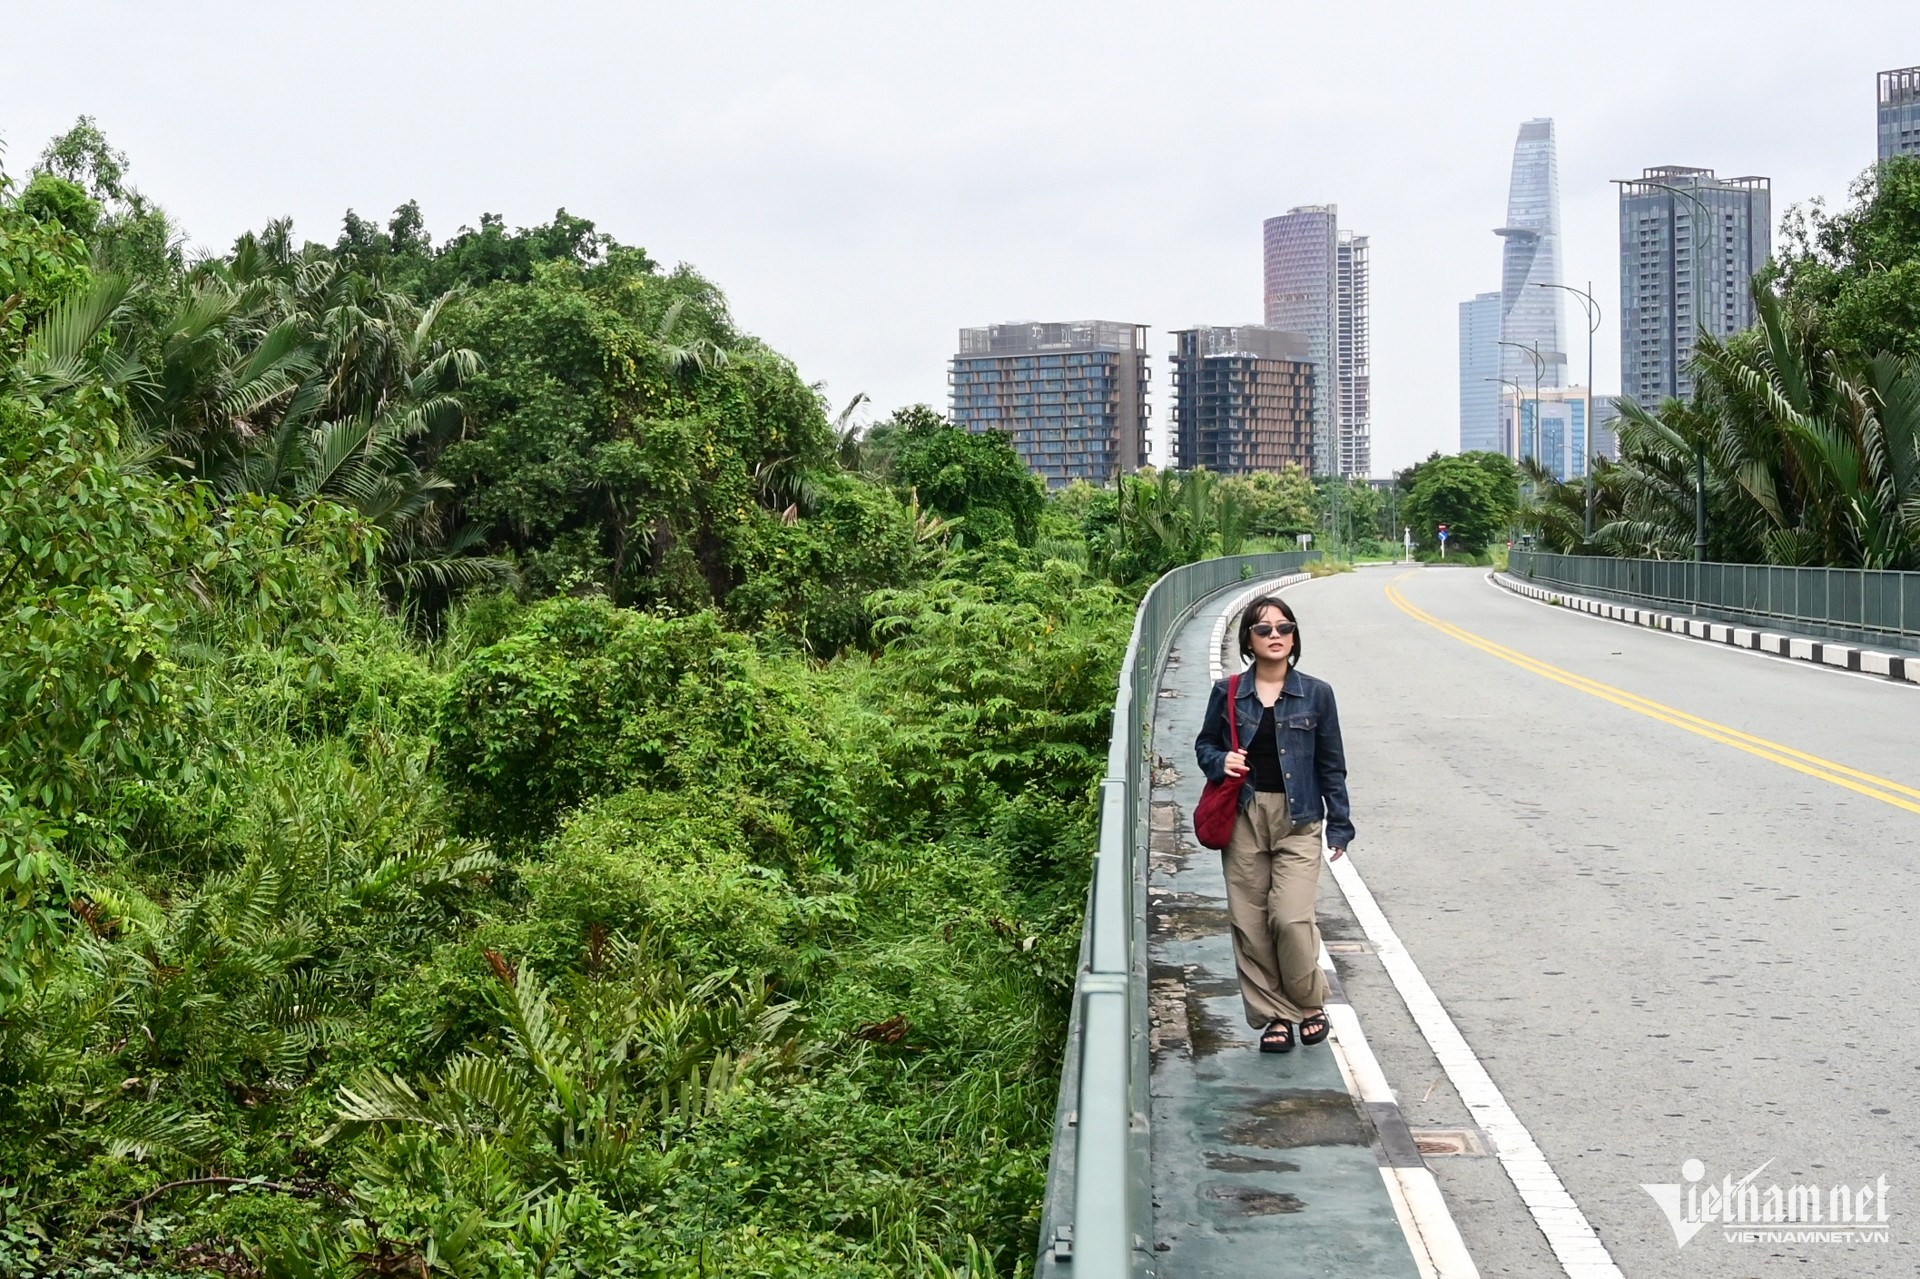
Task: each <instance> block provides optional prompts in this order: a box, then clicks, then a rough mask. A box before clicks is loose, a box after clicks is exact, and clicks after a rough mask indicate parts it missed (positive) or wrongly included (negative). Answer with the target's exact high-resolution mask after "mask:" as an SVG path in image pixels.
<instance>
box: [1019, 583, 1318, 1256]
mask: <svg viewBox="0 0 1920 1279" xmlns="http://www.w3.org/2000/svg"><path fill="white" fill-rule="evenodd" d="M1319 558H1320V552H1318V551H1287V552H1283V553H1277V554H1271V555H1231V556H1224V557H1222V558H1220V559H1213V560H1202V561H1200V562H1199V563H1197V564H1187V565H1183V566H1182V567H1180V568H1176V569H1174V570H1173V571H1172V572H1171V573H1168V574H1167V575H1166V576H1165V577H1163V578H1161V579H1160V580H1159V581H1158V582H1155V583H1154V584H1153V587H1152V589H1151V590H1149V591H1148V592H1147V597H1146V599H1144V600H1142V601H1141V604H1140V611H1139V612H1138V613H1137V614H1136V615H1135V616H1134V621H1133V637H1132V639H1131V640H1130V641H1129V642H1128V644H1127V653H1126V657H1125V659H1124V660H1123V661H1122V663H1121V666H1120V687H1119V690H1118V692H1117V694H1116V695H1115V697H1114V703H1113V735H1112V737H1111V738H1110V739H1109V741H1108V746H1107V775H1106V777H1105V778H1104V779H1103V780H1102V781H1101V783H1100V790H1101V807H1100V843H1099V851H1098V854H1097V856H1096V858H1095V861H1094V867H1093V882H1092V884H1091V885H1090V887H1089V889H1088V898H1087V922H1086V927H1085V929H1084V931H1083V932H1082V933H1081V936H1080V968H1079V974H1078V978H1077V980H1076V983H1075V988H1074V1003H1073V1015H1072V1020H1071V1022H1070V1023H1069V1025H1068V1030H1067V1048H1066V1055H1065V1060H1064V1061H1063V1062H1062V1065H1061V1071H1060V1102H1059V1105H1058V1107H1057V1108H1056V1109H1055V1111H1054V1127H1053V1153H1052V1156H1051V1159H1050V1161H1049V1163H1048V1165H1047V1202H1046V1207H1045V1209H1044V1211H1043V1214H1042V1217H1041V1224H1040V1258H1039V1263H1038V1265H1037V1267H1036V1275H1054V1276H1057V1277H1058V1276H1066V1275H1073V1276H1076V1277H1077V1279H1091V1277H1092V1276H1098V1277H1099V1279H1123V1277H1129V1276H1134V1275H1138V1274H1140V1273H1142V1272H1143V1271H1144V1270H1145V1268H1146V1267H1147V1265H1148V1263H1149V1262H1150V1260H1151V1258H1152V1252H1151V1249H1152V1246H1153V1239H1152V1236H1153V1204H1152V1175H1151V1171H1150V1169H1149V1167H1148V1158H1149V1156H1150V1153H1151V1146H1152V1142H1151V1133H1150V1131H1149V1125H1148V1116H1149V1103H1148V1094H1147V1085H1148V1060H1147V944H1146V940H1147V877H1146V857H1145V851H1146V847H1147V801H1148V792H1149V790H1150V788H1149V787H1148V786H1147V785H1146V780H1147V778H1148V776H1149V774H1148V771H1147V747H1148V737H1149V733H1150V730H1151V729H1152V726H1153V708H1154V693H1155V690H1156V688H1157V686H1158V685H1159V682H1160V672H1161V668H1162V667H1163V666H1165V665H1166V660H1167V648H1168V644H1169V642H1170V641H1171V640H1172V638H1173V633H1174V631H1175V630H1176V629H1177V628H1178V626H1179V625H1180V623H1181V622H1183V621H1185V620H1186V618H1187V616H1188V614H1190V613H1191V612H1192V611H1193V607H1194V605H1196V604H1198V603H1199V602H1200V601H1201V600H1203V599H1205V598H1207V597H1208V596H1209V595H1212V594H1214V593H1215V592H1217V591H1220V590H1222V589H1224V588H1226V587H1229V586H1232V585H1234V584H1235V583H1237V582H1244V581H1250V580H1253V579H1256V578H1262V577H1274V576H1278V575H1281V574H1285V573H1292V572H1297V571H1298V570H1299V569H1300V568H1301V567H1302V566H1303V565H1305V564H1307V563H1308V562H1310V561H1312V560H1317V559H1319Z"/></svg>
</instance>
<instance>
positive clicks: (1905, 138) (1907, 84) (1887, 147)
mask: <svg viewBox="0 0 1920 1279" xmlns="http://www.w3.org/2000/svg"><path fill="white" fill-rule="evenodd" d="M1879 89H1880V94H1879V97H1880V158H1881V159H1882V160H1891V159H1892V158H1893V157H1894V156H1896V155H1920V67H1905V68H1902V69H1901V70H1899V71H1882V72H1881V73H1880V81H1879Z"/></svg>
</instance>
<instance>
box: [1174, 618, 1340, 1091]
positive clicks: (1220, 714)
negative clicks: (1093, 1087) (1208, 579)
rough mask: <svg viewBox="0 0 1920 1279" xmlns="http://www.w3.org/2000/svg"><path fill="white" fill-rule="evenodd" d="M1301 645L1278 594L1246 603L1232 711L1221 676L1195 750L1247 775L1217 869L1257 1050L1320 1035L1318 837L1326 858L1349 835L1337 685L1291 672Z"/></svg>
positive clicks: (1211, 775)
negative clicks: (1242, 664) (1241, 664)
mask: <svg viewBox="0 0 1920 1279" xmlns="http://www.w3.org/2000/svg"><path fill="white" fill-rule="evenodd" d="M1301 639H1302V637H1301V634H1300V624H1299V622H1298V621H1297V620H1296V619H1295V618H1294V615H1293V609H1292V608H1290V607H1288V605H1287V604H1286V602H1285V601H1284V600H1282V599H1280V597H1279V596H1277V595H1268V596H1263V597H1261V598H1260V599H1257V600H1255V601H1254V602H1253V603H1251V604H1249V605H1247V609H1246V612H1244V613H1243V614H1241V617H1240V656H1241V657H1242V658H1243V659H1244V660H1247V661H1249V662H1251V663H1252V665H1251V666H1250V667H1249V668H1248V669H1247V670H1245V671H1243V672H1242V673H1241V674H1240V675H1239V677H1238V678H1237V681H1235V682H1236V683H1237V685H1238V687H1237V689H1236V693H1237V696H1235V697H1234V699H1233V705H1232V706H1231V707H1229V706H1228V705H1227V687H1228V683H1229V681H1227V680H1224V679H1223V680H1220V681H1218V682H1217V683H1215V684H1214V686H1213V696H1212V698H1211V699H1210V700H1209V701H1208V702H1207V714H1206V718H1205V719H1204V720H1203V721H1202V722H1201V725H1200V736H1199V738H1198V740H1196V741H1195V742H1194V746H1193V749H1194V754H1195V756H1196V757H1197V758H1198V760H1199V763H1200V769H1201V771H1202V772H1204V773H1205V774H1206V775H1207V778H1208V780H1210V781H1216V782H1217V781H1219V780H1221V779H1222V778H1223V777H1239V778H1242V779H1243V781H1242V784H1241V787H1240V816H1239V818H1238V819H1237V820H1236V822H1235V823H1234V828H1233V839H1232V841H1231V842H1230V843H1229V844H1228V845H1227V847H1226V848H1225V850H1223V851H1222V853H1221V862H1222V867H1223V869H1224V871H1225V874H1226V880H1227V911H1228V914H1229V916H1230V917H1231V919H1232V922H1233V962H1234V967H1235V968H1237V969H1238V970H1239V974H1240V997H1241V999H1242V1001H1243V1002H1244V1003H1245V1004H1246V1010H1247V1024H1248V1025H1250V1026H1255V1027H1260V1028H1262V1029H1261V1034H1260V1051H1261V1052H1273V1053H1284V1052H1291V1051H1293V1045H1294V1039H1295V1035H1296V1033H1297V1034H1298V1038H1299V1042H1301V1043H1303V1044H1317V1043H1319V1042H1321V1041H1322V1040H1324V1039H1325V1038H1326V1037H1327V1030H1328V1024H1327V1013H1326V1002H1327V978H1326V974H1325V973H1323V972H1321V971H1320V925H1319V924H1318V923H1317V922H1316V921H1315V919H1314V894H1315V892H1316V890H1317V889H1318V887H1319V884H1320V832H1321V829H1322V826H1323V825H1324V827H1325V830H1326V837H1327V847H1328V848H1329V849H1330V850H1331V852H1330V853H1329V857H1330V859H1338V858H1339V857H1340V856H1341V854H1343V853H1344V852H1345V851H1346V848H1347V845H1348V843H1349V842H1351V841H1352V839H1353V822H1352V819H1351V817H1350V816H1349V812H1348V807H1347V756H1346V751H1345V749H1344V748H1343V747H1342V746H1341V744H1340V716H1339V713H1338V712H1337V711H1336V710H1335V709H1334V704H1333V689H1332V688H1330V687H1328V685H1327V683H1326V682H1325V681H1324V680H1318V679H1315V678H1314V677H1313V676H1311V675H1303V674H1301V673H1300V672H1299V671H1298V670H1297V669H1295V668H1296V667H1297V666H1298V665H1299V662H1300V653H1301V648H1302V644H1301ZM1229 714H1232V715H1233V716H1234V717H1235V719H1234V720H1233V721H1229V720H1228V719H1227V716H1228V715H1229ZM1236 726H1237V728H1238V739H1237V740H1238V742H1239V745H1240V749H1238V750H1235V749H1234V748H1233V746H1234V742H1235V740H1236V739H1235V735H1234V729H1235V727H1236ZM1296 1027H1298V1030H1297V1032H1296V1029H1295V1028H1296Z"/></svg>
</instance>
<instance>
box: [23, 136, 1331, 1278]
mask: <svg viewBox="0 0 1920 1279" xmlns="http://www.w3.org/2000/svg"><path fill="white" fill-rule="evenodd" d="M178 243H179V237H178V235H177V234H176V232H175V231H174V229H173V228H172V227H171V226H170V224H169V223H168V222H167V219H166V217H165V215H164V213H163V212H161V211H160V210H158V209H157V208H155V207H154V206H153V205H152V204H151V203H149V202H148V201H146V200H145V199H143V198H142V197H141V196H139V194H138V193H137V192H135V191H133V190H132V188H131V187H129V186H128V184H127V164H126V161H125V158H124V157H122V156H119V155H118V154H117V153H115V152H113V151H112V149H111V148H110V147H108V146H107V144H106V141H105V140H104V139H103V138H101V137H100V136H99V134H98V132H97V131H96V130H94V129H93V128H92V127H91V125H90V124H88V123H87V122H84V121H83V122H82V124H81V126H80V127H78V128H76V129H75V130H74V131H73V132H72V133H71V134H69V135H68V136H67V137H65V138H62V139H60V140H58V141H57V142H56V143H55V144H54V145H53V146H52V147H51V148H49V150H48V152H47V153H46V155H45V156H44V157H43V159H42V161H41V163H40V165H39V167H38V169H37V171H36V172H35V173H33V174H32V175H30V176H29V177H28V178H26V179H25V180H23V181H19V182H13V181H7V180H5V179H0V528H4V530H5V539H4V543H0V607H3V608H4V609H5V610H6V613H7V616H8V617H9V619H10V622H11V625H10V626H9V627H8V628H7V629H6V632H5V635H4V637H3V638H0V1273H4V1274H8V1275H22V1276H47V1277H53V1276H59V1277H62V1279H65V1277H76V1279H77V1277H79V1276H155V1277H157V1276H182V1275H188V1274H197V1273H207V1272H214V1273H223V1274H229V1275H248V1276H260V1277H262V1279H306V1277H318V1276H376V1275H399V1274H407V1275H451V1276H462V1277H466V1276H472V1277H476V1279H479V1277H493V1276H500V1277H502V1279H506V1277H515V1279H517V1277H519V1276H539V1275H549V1276H550V1275H560V1274H589V1275H596V1276H600V1275H608V1276H612V1275H648V1276H653V1275H662V1276H674V1275H686V1276H694V1275H710V1274H757V1275H769V1276H772V1275H778V1276H806V1275H821V1276H826V1275H832V1276H847V1275H856V1276H857V1275H883V1274H925V1275H948V1274H960V1273H966V1274H971V1275H974V1276H982V1275H987V1274H1014V1273H1017V1272H1019V1271H1021V1270H1022V1269H1023V1268H1025V1267H1027V1266H1028V1265H1029V1264H1030V1262H1029V1258H1030V1257H1031V1255H1032V1252H1033V1249H1034V1244H1035V1239H1034V1232H1035V1228H1036V1225H1037V1220H1038V1203H1039V1197H1040V1193H1041V1188H1042V1185H1043V1180H1044V1174H1045V1163H1046V1157H1047V1151H1048V1145H1049V1142H1050V1138H1051V1131H1050V1130H1051V1122H1052V1109H1053V1104H1054V1096H1055V1088H1056V1084H1057V1078H1058V1072H1059V1053H1060V1048H1061V1042H1062V1038H1063V1033H1064V1028H1065V1025H1066V1021H1067V1015H1068V1000H1069V995H1070V987H1071V980H1072V967H1073V962H1074V956H1075V953H1076V949H1077V945H1078V941H1079V933H1080V912H1081V909H1082V903H1083V893H1084V889H1085V881H1086V871H1087V868H1088V866H1089V861H1090V857H1091V853H1092V837H1093V828H1094V820H1095V810H1094V805H1093V802H1092V788H1093V786H1094V783H1095V781H1096V779H1097V778H1098V777H1099V775H1100V773H1101V772H1102V770H1103V768H1104V762H1105V753H1106V745H1107V733H1108V719H1109V714H1110V706H1111V698H1112V689H1113V681H1114V678H1115V673H1116V666H1117V664H1118V661H1119V659H1120V656H1121V654H1122V651H1123V649H1124V645H1125V640H1126V636H1127V633H1128V628H1129V626H1130V623H1131V619H1132V615H1133V610H1134V606H1135V602H1136V600H1137V598H1138V595H1139V592H1140V591H1141V590H1142V589H1143V587H1144V585H1145V584H1146V583H1147V582H1148V581H1150V580H1151V578H1152V577H1153V576H1154V575H1155V574H1157V573H1159V572H1161V571H1163V570H1164V569H1165V568H1168V567H1171V566H1173V565H1174V564H1177V563H1181V562H1185V561H1186V560H1189V559H1192V558H1195V557H1198V556H1201V555H1209V554H1218V553H1220V552H1221V551H1222V550H1223V549H1241V548H1243V547H1245V546H1246V545H1248V538H1249V537H1252V536H1262V535H1264V536H1277V535H1282V534H1285V533H1286V532H1287V531H1288V530H1289V529H1291V528H1292V526H1293V524H1294V522H1296V521H1297V520H1298V519H1299V518H1300V517H1301V515H1302V513H1303V511H1306V510H1307V507H1306V504H1305V502H1304V500H1303V495H1302V493H1301V492H1300V490H1301V489H1302V488H1303V486H1304V481H1301V480H1299V479H1298V478H1297V477H1296V478H1294V479H1287V478H1286V477H1280V482H1279V483H1277V484H1269V483H1268V482H1267V481H1264V480H1262V481H1257V482H1253V483H1251V484H1246V485H1239V484H1234V485H1229V484H1224V483H1221V482H1218V481H1216V480H1214V479H1213V478H1212V477H1207V476H1195V477H1174V476H1167V475H1161V476H1147V477H1142V478H1139V479H1132V480H1129V481H1128V482H1127V483H1126V484H1125V485H1124V486H1122V487H1121V488H1120V489H1118V490H1117V491H1106V492H1103V491H1096V490H1091V489H1079V490H1074V491H1071V492H1069V493H1067V494H1063V495H1060V496H1058V497H1056V498H1053V499H1049V498H1047V497H1046V495H1045V494H1044V493H1042V491H1041V490H1040V489H1039V487H1038V486H1037V485H1036V483H1035V482H1034V481H1033V480H1032V479H1031V478H1030V477H1028V476H1027V475H1025V473H1024V472H1023V471H1022V470H1021V468H1020V466H1019V464H1018V461H1017V459H1016V458H1015V457H1014V455H1013V454H1012V452H1011V450H1010V449H1009V448H1008V446H1007V444H1006V442H1005V441H1004V439H1001V438H998V437H992V436H984V437H982V436H969V435H966V434H964V433H962V432H958V431H955V430H953V429H952V428H951V427H950V426H948V425H947V424H946V423H944V422H943V421H941V420H940V419H939V418H938V417H937V416H936V415H934V414H932V413H931V412H929V411H927V410H925V409H923V408H910V409H906V410H903V411H902V412H900V413H897V414H895V415H894V416H893V417H892V418H891V419H889V420H888V421H886V422H884V423H882V424H880V425H878V426H876V427H875V428H874V429H873V430H872V431H870V432H868V433H866V435H865V436H862V435H861V433H860V432H858V431H857V430H855V429H853V428H852V427H850V426H849V421H850V418H849V415H848V414H843V415H842V418H841V420H840V421H839V422H835V421H832V420H830V419H829V417H828V415H827V412H826V409H825V407H824V406H823V405H822V403H821V402H820V397H819V396H818V394H817V393H816V392H814V391H813V390H812V389H811V388H810V387H809V386H808V385H807V383H806V382H805V381H804V380H803V379H802V378H801V376H800V374H799V373H798V372H797V371H796V370H795V369H794V368H793V367H792V365H791V364H790V363H789V362H788V361H786V360H785V359H783V358H782V357H781V356H779V355H778V354H777V353H775V352H773V351H771V350H769V349H767V348H766V347H765V346H764V345H763V344H761V343H759V342H757V341H756V340H754V339H753V338H751V337H749V336H746V335H744V334H742V333H740V332H739V331H738V330H737V329H736V328H735V326H734V325H733V323H732V321H731V319H730V318H729V316H728V313H727V310H726V305H725V301H724V298H723V297H722V295H721V293H720V292H719V290H718V289H717V287H715V286H714V285H713V284H712V283H711V282H708V281H706V280H704V279H702V278H701V277H699V276H698V275H697V274H695V273H694V272H692V271H690V270H686V269H682V270H678V271H674V272H665V271H662V270H661V269H660V268H658V267H657V266H656V265H655V264H654V262H653V261H652V259H651V258H650V257H649V256H648V255H647V254H646V253H645V252H643V251H641V250H639V249H637V248H633V247H630V246H625V245H621V244H618V243H616V242H615V241H614V240H613V239H612V238H610V237H608V236H606V235H604V234H603V233H601V232H599V231H597V230H596V229H595V228H594V227H593V225H592V224H591V223H589V222H587V221H585V220H583V219H580V218H578V217H575V216H572V215H569V214H567V213H565V212H564V211H563V212H561V213H559V214H556V216H555V217H554V219H553V221H552V222H551V223H549V224H547V225H545V226H540V227H535V228H531V229H524V230H509V229H508V228H506V227H505V226H504V225H502V223H501V222H500V220H499V219H497V218H493V217H483V218H482V219H481V222H480V226H479V228H478V229H477V230H474V229H468V230H464V231H462V232H461V233H459V234H458V235H456V236H454V237H453V238H451V239H449V240H447V241H445V242H444V243H442V244H439V245H437V246H436V245H434V244H433V243H432V242H431V240H430V239H429V237H428V236H427V234H426V232H425V229H424V223H423V220H422V218H421V215H420V212H419V210H418V209H416V208H414V207H413V206H411V205H409V206H405V207H403V208H402V209H400V210H399V211H397V212H396V213H395V215H394V217H393V218H392V219H391V220H390V221H389V222H388V224H387V225H386V226H385V227H384V228H382V227H378V226H375V225H373V224H371V223H368V222H366V221H364V220H362V219H360V218H358V217H355V216H353V215H351V214H349V215H348V217H347V219H346V223H345V230H344V232H343V234H342V235H341V236H340V238H339V240H338V241H337V242H336V243H335V244H333V245H332V246H323V245H316V244H306V243H299V242H297V241H296V239H295V238H294V236H293V234H292V229H291V228H290V227H289V226H288V225H286V224H285V223H276V224H274V225H272V226H269V227H267V228H265V229H263V230H262V231H260V232H258V233H255V234H251V235H248V236H244V237H242V238H241V239H240V240H239V242H238V243H237V244H236V245H235V246H234V247H233V249H232V250H231V251H230V252H228V253H225V254H222V255H219V256H217V257H214V258H211V259H209V260H207V261H204V262H196V263H188V262H185V261H183V260H182V259H181V257H180V256H179V254H178V252H177V249H176V248H175V246H176V245H177V244H178ZM1243 488H1245V489H1250V490H1252V491H1253V492H1254V494H1255V495H1257V496H1259V497H1260V499H1261V502H1260V503H1256V502H1254V501H1252V500H1251V499H1249V500H1247V501H1244V502H1242V501H1239V500H1237V499H1236V498H1235V497H1234V496H1233V495H1234V494H1235V493H1238V492H1239V491H1240V490H1241V489H1243ZM1269 488H1271V489H1272V490H1273V491H1272V492H1268V491H1267V490H1268V489H1269ZM1261 503H1264V504H1261ZM1308 518H1311V516H1310V513H1309V514H1308Z"/></svg>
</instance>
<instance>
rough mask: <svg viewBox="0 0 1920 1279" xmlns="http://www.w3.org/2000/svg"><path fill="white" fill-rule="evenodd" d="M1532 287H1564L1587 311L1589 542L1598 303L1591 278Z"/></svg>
mask: <svg viewBox="0 0 1920 1279" xmlns="http://www.w3.org/2000/svg"><path fill="white" fill-rule="evenodd" d="M1534 287H1535V288H1537V289H1564V290H1565V291H1567V292H1568V293H1571V294H1573V296H1575V297H1577V298H1579V299H1580V305H1581V307H1582V308H1584V309H1585V310H1586V313H1587V409H1586V413H1587V450H1586V452H1587V456H1586V459H1585V467H1586V472H1587V519H1586V534H1585V537H1586V540H1587V541H1588V542H1589V543H1591V542H1592V541H1593V461H1594V458H1595V457H1596V456H1597V455H1598V454H1597V451H1596V450H1595V448H1594V428H1593V335H1594V334H1595V333H1597V332H1599V331H1600V303H1599V302H1597V301H1595V300H1594V296H1593V281H1592V280H1588V281H1587V287H1586V288H1584V289H1576V288H1574V287H1573V286H1572V285H1571V284H1537V283H1536V284H1535V285H1534ZM1539 412H1540V410H1539V409H1537V408H1536V409H1535V410H1534V413H1535V414H1536V415H1538V413H1539Z"/></svg>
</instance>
